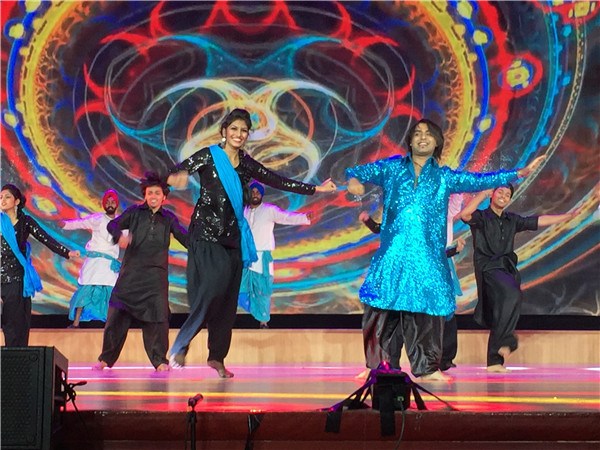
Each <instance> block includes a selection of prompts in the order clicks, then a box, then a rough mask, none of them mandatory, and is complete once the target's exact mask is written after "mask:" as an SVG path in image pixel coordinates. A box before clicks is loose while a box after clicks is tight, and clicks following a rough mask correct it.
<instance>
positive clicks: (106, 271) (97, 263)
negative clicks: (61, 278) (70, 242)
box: [63, 213, 119, 286]
mask: <svg viewBox="0 0 600 450" xmlns="http://www.w3.org/2000/svg"><path fill="white" fill-rule="evenodd" d="M111 220H112V219H111V218H110V217H108V216H107V215H106V214H104V213H96V214H91V215H89V216H87V217H84V218H83V219H74V220H67V221H65V225H64V227H63V228H64V229H65V230H89V231H91V233H92V238H91V239H90V240H89V241H88V243H87V244H86V245H85V249H86V250H87V251H93V252H101V253H105V254H107V255H109V256H112V257H113V258H115V259H116V258H118V257H119V246H118V245H116V244H113V240H112V236H111V235H110V234H109V233H108V231H107V230H106V225H107V224H108V222H110V221H111ZM110 264H111V261H110V260H108V259H106V258H85V260H84V261H83V265H82V266H81V270H80V271H79V279H78V280H77V281H78V282H79V284H80V285H100V286H114V285H115V283H116V281H117V276H118V275H119V274H118V273H116V272H113V271H112V270H111V269H110Z"/></svg>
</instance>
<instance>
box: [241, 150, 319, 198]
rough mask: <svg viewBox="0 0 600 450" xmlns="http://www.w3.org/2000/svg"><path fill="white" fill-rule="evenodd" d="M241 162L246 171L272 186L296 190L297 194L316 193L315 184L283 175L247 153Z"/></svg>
mask: <svg viewBox="0 0 600 450" xmlns="http://www.w3.org/2000/svg"><path fill="white" fill-rule="evenodd" d="M240 164H243V165H244V171H245V172H246V173H247V174H248V175H250V176H251V177H252V178H254V179H256V180H258V181H260V182H261V183H264V184H266V185H268V186H271V187H272V188H275V189H279V190H281V191H288V192H295V193H296V194H302V195H313V194H314V193H315V188H316V186H315V185H314V184H308V183H303V182H302V181H296V180H292V179H290V178H286V177H282V176H281V175H278V174H276V173H275V172H273V171H272V170H269V169H267V168H266V167H265V166H263V165H262V164H261V163H259V162H258V161H256V160H254V159H252V158H251V157H250V156H249V155H247V154H244V156H243V157H241V158H240Z"/></svg>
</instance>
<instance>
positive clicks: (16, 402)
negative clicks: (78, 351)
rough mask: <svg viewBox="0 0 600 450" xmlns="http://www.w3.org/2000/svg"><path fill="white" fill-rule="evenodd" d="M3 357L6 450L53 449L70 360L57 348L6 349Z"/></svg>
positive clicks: (2, 382) (3, 440)
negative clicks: (51, 442) (56, 414)
mask: <svg viewBox="0 0 600 450" xmlns="http://www.w3.org/2000/svg"><path fill="white" fill-rule="evenodd" d="M1 355H2V361H1V378H0V383H1V391H2V392H1V403H2V418H1V438H2V448H3V449H4V448H11V449H21V450H34V449H35V450H37V449H47V448H50V438H51V434H52V431H53V428H54V427H53V425H57V424H53V422H56V417H54V418H53V413H54V412H56V413H58V409H59V408H58V407H56V408H55V404H59V405H60V404H64V400H61V399H56V398H55V397H54V396H55V394H58V395H60V394H61V387H60V380H61V377H62V376H63V375H64V379H66V373H67V367H68V362H67V360H66V359H65V358H64V356H62V355H61V354H60V353H59V352H58V351H57V350H56V349H55V348H54V347H22V348H6V347H4V348H2V349H1ZM55 356H56V358H55ZM55 391H56V392H55ZM55 410H56V411H55Z"/></svg>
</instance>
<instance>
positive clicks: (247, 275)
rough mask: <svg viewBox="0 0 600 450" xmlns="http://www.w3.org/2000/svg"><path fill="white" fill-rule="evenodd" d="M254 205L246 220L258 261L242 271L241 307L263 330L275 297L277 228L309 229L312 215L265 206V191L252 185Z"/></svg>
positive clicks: (269, 204)
mask: <svg viewBox="0 0 600 450" xmlns="http://www.w3.org/2000/svg"><path fill="white" fill-rule="evenodd" d="M249 188H250V204H249V205H248V206H246V207H245V208H244V217H245V218H246V220H247V221H248V224H249V225H250V230H251V231H252V237H254V243H255V245H256V254H257V256H258V261H256V262H254V263H252V265H251V266H250V267H248V268H244V270H243V271H242V283H241V287H240V296H239V299H238V303H239V305H240V306H241V307H242V308H244V309H245V310H246V311H248V312H249V313H250V314H252V317H254V318H255V319H256V320H258V321H259V322H260V328H269V326H268V325H267V324H268V322H269V320H271V295H272V294H273V275H274V271H273V256H272V254H271V252H272V251H273V250H275V235H274V233H273V228H274V227H275V224H280V225H309V224H310V217H309V214H302V213H294V212H290V211H284V210H282V209H281V208H279V207H278V206H277V205H273V204H271V203H263V201H262V200H263V195H264V194H265V188H264V186H263V185H262V184H260V183H257V182H254V183H252V184H250V186H249Z"/></svg>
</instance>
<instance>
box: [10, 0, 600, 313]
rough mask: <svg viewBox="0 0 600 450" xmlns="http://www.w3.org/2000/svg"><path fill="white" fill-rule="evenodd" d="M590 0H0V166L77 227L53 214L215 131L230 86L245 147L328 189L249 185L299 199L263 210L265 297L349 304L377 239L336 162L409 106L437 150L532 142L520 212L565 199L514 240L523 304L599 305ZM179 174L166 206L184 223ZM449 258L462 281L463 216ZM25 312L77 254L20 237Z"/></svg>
mask: <svg viewBox="0 0 600 450" xmlns="http://www.w3.org/2000/svg"><path fill="white" fill-rule="evenodd" d="M599 8H600V4H599V2H596V1H582V2H566V1H550V2H541V1H530V2H476V1H448V2H401V1H396V2H393V1H387V2H370V1H362V2H283V1H272V2H227V1H219V2H208V1H202V2H175V1H167V2H146V1H144V2H134V1H123V2H113V1H111V2H54V3H53V4H52V3H50V2H38V1H27V2H6V1H3V2H2V90H1V102H2V111H1V113H2V114H1V119H2V182H3V183H6V182H12V183H15V184H17V185H19V186H21V187H22V188H23V189H24V191H25V192H26V193H27V195H28V197H29V200H28V203H29V204H28V213H29V214H31V215H33V216H34V217H35V218H36V219H38V220H39V221H40V222H42V223H43V224H44V226H45V228H46V229H47V230H48V231H49V232H50V233H51V234H52V235H53V236H54V237H55V238H57V239H58V240H59V241H61V242H62V243H64V244H65V245H67V246H68V247H71V248H76V249H83V246H84V245H85V243H86V241H87V239H88V235H86V234H85V233H84V232H70V233H66V232H62V231H61V230H60V229H59V228H58V222H59V221H60V220H61V219H67V218H75V217H80V216H84V215H86V214H89V213H92V212H96V211H99V210H100V197H101V195H102V193H103V192H104V191H105V190H106V189H108V188H113V189H116V190H117V191H118V192H119V194H120V196H121V201H122V206H123V207H127V206H129V205H131V204H134V203H137V202H139V201H140V199H141V197H140V193H139V188H138V181H139V178H140V177H141V176H142V174H143V172H144V171H145V170H148V169H153V170H158V171H163V172H164V171H166V169H167V168H168V167H170V166H171V165H173V164H174V163H175V162H177V161H180V160H181V159H183V158H185V157H186V156H189V154H190V153H191V152H192V151H193V149H194V148H198V147H200V146H204V145H208V144H212V143H215V142H216V141H217V140H218V138H219V135H218V128H219V122H220V121H221V120H222V119H223V118H224V116H225V115H226V113H227V111H229V110H230V109H232V108H234V107H243V108H247V109H248V110H249V111H250V112H251V113H252V118H253V123H254V131H253V133H252V135H251V138H250V142H249V143H248V146H247V150H248V152H249V153H250V154H251V155H252V156H253V157H254V158H256V159H257V160H259V161H261V162H262V163H263V164H265V165H266V166H267V167H270V168H271V169H273V170H275V171H277V172H279V173H281V174H284V175H286V176H289V177H292V178H297V179H302V180H304V181H307V182H311V183H320V182H322V181H323V180H325V179H327V178H329V177H332V178H333V180H334V181H335V182H336V183H338V184H339V185H340V189H339V191H338V192H337V193H336V194H334V195H325V196H323V195H322V196H314V197H302V196H298V195H294V194H287V193H282V192H276V191H272V190H267V194H266V200H267V201H269V202H272V203H276V204H278V205H280V206H281V207H284V208H288V209H292V210H296V211H312V212H313V213H314V215H315V216H316V219H317V222H316V223H315V224H313V225H312V226H306V227H300V228H298V227H280V228H278V229H277V232H276V240H277V244H278V248H277V250H276V252H275V254H274V256H275V267H276V289H275V295H274V310H273V312H274V313H325V314H327V313H334V314H346V313H357V312H360V311H361V306H360V303H359V301H358V299H357V292H358V288H359V286H360V284H361V282H362V279H363V277H364V274H365V272H366V269H367V267H368V264H369V260H370V257H371V255H372V253H373V252H374V251H375V249H376V248H377V245H378V238H377V237H376V236H374V235H372V234H370V233H369V232H368V230H367V229H366V228H365V227H364V226H361V225H360V224H359V222H358V220H357V217H358V214H359V212H360V211H362V210H367V211H374V210H375V209H376V208H377V206H378V203H379V200H380V193H379V191H378V190H377V189H375V188H373V187H370V188H369V190H368V192H367V195H365V196H364V197H362V198H355V197H353V196H350V195H349V194H348V193H347V192H346V191H345V189H344V187H343V183H344V170H345V169H346V168H347V167H350V166H353V165H355V164H357V163H365V162H369V161H373V160H375V159H378V158H384V157H388V156H390V155H394V154H405V152H406V149H405V147H404V144H403V141H404V137H405V135H406V132H407V130H408V128H409V127H410V126H411V125H412V124H413V123H414V121H415V120H417V119H419V118H421V117H428V118H431V119H433V120H434V121H436V122H438V123H440V124H442V125H443V128H444V133H445V136H446V146H445V150H444V153H443V163H445V164H446V165H449V166H451V167H454V168H460V169H471V170H496V169H498V168H501V167H505V168H512V167H515V166H523V165H525V164H526V163H528V162H529V161H531V160H532V159H533V158H534V157H535V156H538V155H540V154H547V155H548V159H547V161H546V163H545V165H544V166H543V168H542V170H541V171H540V172H539V173H538V174H537V175H536V176H534V177H531V178H528V179H527V181H526V182H524V183H523V184H521V185H519V186H518V190H517V191H516V193H515V196H514V202H513V205H512V206H511V209H512V210H513V211H515V212H519V213H521V214H524V215H529V214H545V213H562V212H567V211H570V210H572V209H573V208H576V207H580V206H581V207H583V208H584V212H583V214H582V215H580V216H579V217H578V218H577V219H575V220H572V221H570V222H568V223H565V224H562V225H559V226H553V227H550V228H546V229H543V230H540V231H539V232H536V233H526V234H523V235H520V236H519V237H518V239H517V248H518V254H519V257H520V269H521V271H522V274H523V281H524V288H525V297H526V303H525V306H524V312H525V313H529V314H532V313H533V314H587V315H598V314H599V313H600V295H599V294H600V288H599V282H598V274H599V273H600V270H599V269H600V264H599V261H600V260H599V253H598V247H599V237H600V233H599V231H600V230H599V226H598V225H599V214H598V210H597V197H596V195H595V194H597V192H598V190H599V189H598V186H599V184H598V183H599V167H600V165H599V162H600V161H599V145H598V144H599V138H598V136H599V119H600V106H599V103H600V90H599V89H598V86H599V85H600V80H599V74H600V58H599V56H600V32H599V22H600V15H599V14H598V9H599ZM197 196H198V185H197V183H196V184H193V185H192V189H190V190H187V191H179V192H173V193H172V194H171V195H170V197H169V201H168V207H169V208H171V209H172V210H174V211H175V212H176V213H177V215H178V216H179V218H180V219H181V220H182V221H183V222H184V223H185V224H188V223H189V217H190V215H191V212H192V208H193V204H194V202H195V199H196V198H197ZM454 228H455V229H454V231H455V236H461V235H462V236H464V237H465V238H466V239H467V248H466V250H465V251H464V252H463V253H462V254H461V255H460V256H459V257H458V258H457V266H458V273H459V276H460V278H461V284H462V287H463V289H464V292H465V293H464V295H463V296H462V297H460V298H459V299H458V309H459V312H468V311H470V310H471V309H472V308H473V306H474V300H475V298H476V292H475V283H474V276H473V272H472V265H471V257H472V251H471V240H470V236H469V233H468V229H467V228H466V227H465V226H464V225H462V224H460V223H457V224H455V227H454ZM34 254H35V261H34V262H35V265H36V266H37V268H38V270H39V272H40V273H41V275H42V278H43V281H44V291H43V292H42V293H41V294H38V295H37V296H36V297H35V299H34V303H35V304H34V309H35V311H36V312H38V313H65V312H66V307H67V304H68V301H69V298H70V296H71V294H72V293H73V291H74V290H75V288H76V279H77V273H78V269H79V267H80V264H81V262H80V261H79V262H77V261H66V260H63V259H61V258H60V257H58V256H56V255H54V254H52V253H51V252H49V251H48V250H46V249H45V248H43V247H41V246H39V245H35V244H34ZM171 264H172V270H171V276H170V281H171V302H172V311H173V312H185V311H186V298H185V264H186V252H185V249H183V248H181V247H177V246H175V245H173V247H172V253H171Z"/></svg>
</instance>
